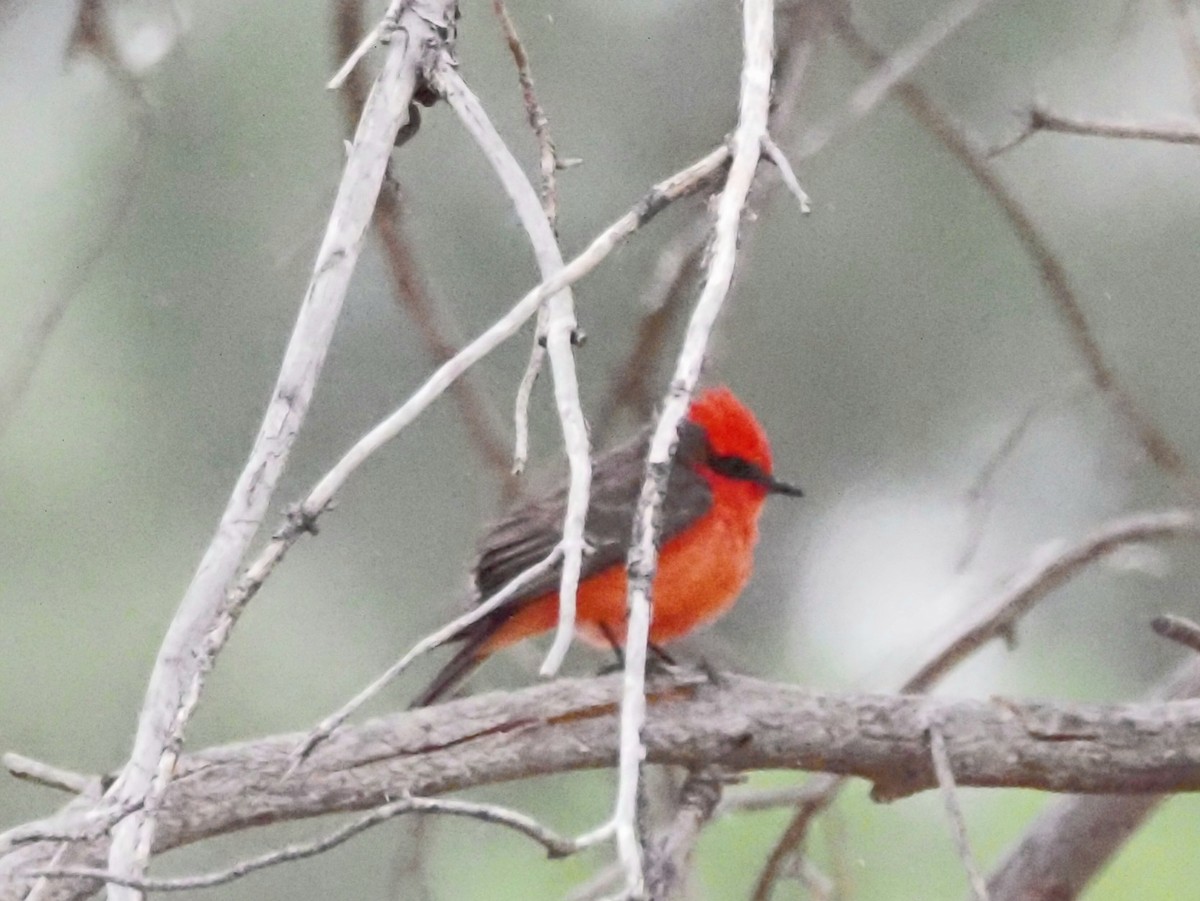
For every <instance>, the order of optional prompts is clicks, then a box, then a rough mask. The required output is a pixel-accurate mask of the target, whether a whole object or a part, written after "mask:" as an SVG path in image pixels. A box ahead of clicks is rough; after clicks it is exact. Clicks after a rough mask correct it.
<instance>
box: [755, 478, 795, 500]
mask: <svg viewBox="0 0 1200 901" xmlns="http://www.w3.org/2000/svg"><path fill="white" fill-rule="evenodd" d="M762 486H763V487H764V488H766V489H767V493H768V494H782V495H785V496H786V497H804V492H803V491H801V490H800V488H799V487H798V486H796V485H789V484H788V483H787V482H781V481H779V479H777V478H775V477H774V476H767V477H766V478H765V479H763V481H762Z"/></svg>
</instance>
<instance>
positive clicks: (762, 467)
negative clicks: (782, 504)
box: [413, 388, 801, 707]
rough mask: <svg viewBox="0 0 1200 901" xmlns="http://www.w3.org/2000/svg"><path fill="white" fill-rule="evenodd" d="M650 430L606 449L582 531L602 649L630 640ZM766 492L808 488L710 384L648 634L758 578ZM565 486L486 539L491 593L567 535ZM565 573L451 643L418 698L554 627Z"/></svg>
mask: <svg viewBox="0 0 1200 901" xmlns="http://www.w3.org/2000/svg"><path fill="white" fill-rule="evenodd" d="M649 446H650V429H646V430H644V431H643V432H642V433H641V434H640V435H638V436H637V437H636V438H634V439H633V440H631V441H629V442H628V443H626V444H624V445H621V446H619V447H616V448H613V449H612V450H610V451H608V452H606V453H604V454H603V455H601V456H600V457H598V458H597V459H596V460H595V462H594V465H593V469H592V495H591V501H590V503H589V505H588V514H587V526H586V529H585V537H586V539H587V541H588V543H589V544H590V545H591V546H592V548H594V551H593V552H592V553H591V554H589V555H587V556H585V557H584V558H583V571H582V573H581V575H580V582H579V594H578V601H577V606H576V622H577V624H578V629H579V634H580V635H581V636H582V637H583V638H584V639H585V640H587V641H589V642H590V643H592V644H596V645H598V646H601V647H607V646H609V645H612V646H621V645H623V644H624V643H625V618H626V597H625V588H626V586H625V558H626V554H627V553H628V550H629V543H630V539H631V538H632V534H633V513H634V507H635V505H636V503H637V498H638V494H639V492H640V490H641V485H642V480H643V478H644V477H645V461H646V454H647V451H648V450H649ZM768 494H784V495H791V496H793V497H799V496H800V494H801V492H800V489H799V488H795V487H793V486H791V485H788V484H786V483H784V482H780V481H779V480H777V479H776V478H775V477H774V476H773V475H772V474H771V447H770V445H769V444H768V443H767V436H766V433H765V432H764V431H763V429H762V426H761V425H759V424H758V420H757V419H755V418H754V414H753V413H751V412H750V410H749V409H747V408H746V406H745V405H744V404H742V402H741V401H739V400H738V399H737V398H736V397H734V395H733V392H732V391H730V390H729V389H728V388H710V389H708V390H706V391H702V392H701V393H700V394H699V395H698V396H697V397H696V398H695V400H694V401H693V402H692V405H691V407H690V409H689V410H688V414H687V418H686V419H685V420H684V422H683V423H682V425H681V427H680V433H679V447H678V450H677V451H676V454H675V465H674V466H673V467H672V469H671V477H670V479H669V481H668V483H667V494H666V499H665V501H664V503H663V511H662V532H661V536H660V543H661V546H662V553H661V554H660V555H659V562H658V572H657V574H656V575H655V578H654V595H653V603H654V607H653V619H652V620H651V623H650V642H651V644H653V645H655V646H656V647H657V646H660V645H663V644H667V643H668V642H671V641H674V640H675V639H677V638H682V637H683V636H684V635H687V634H688V633H689V632H691V631H692V630H693V629H695V628H696V627H697V626H701V625H704V624H705V623H709V622H712V621H713V620H714V619H716V618H717V617H719V616H720V615H721V614H722V613H724V612H725V611H726V610H728V609H729V608H730V607H731V606H732V605H733V602H734V601H735V600H737V596H738V594H739V593H740V592H741V590H742V588H743V587H744V586H745V584H746V582H747V580H748V579H749V578H750V573H751V570H752V569H753V565H754V545H755V542H756V541H757V540H758V515H759V513H760V512H761V510H762V505H763V501H764V500H765V499H766V497H767V495H768ZM566 497H567V491H566V487H565V486H564V487H562V488H560V489H559V490H557V491H555V492H553V493H552V494H549V495H547V496H545V497H542V498H537V499H534V500H530V501H526V502H524V503H522V504H521V505H520V506H518V507H517V508H516V509H514V510H512V511H511V512H510V513H509V514H508V515H507V516H505V517H504V518H503V519H501V520H500V521H499V522H498V523H496V524H495V525H494V526H493V527H492V529H491V531H490V532H489V533H488V534H487V535H486V536H485V537H484V539H483V541H482V542H481V543H480V554H479V559H478V560H477V561H476V563H475V567H474V582H475V588H476V598H477V601H478V602H480V603H481V602H483V601H484V600H486V599H487V598H488V597H490V596H491V595H492V594H495V593H496V592H497V591H499V590H500V589H501V588H503V587H504V586H505V585H506V584H508V582H509V581H511V580H512V579H513V578H514V577H515V576H517V575H519V574H520V573H521V572H523V571H524V570H526V569H528V568H529V567H530V566H532V565H533V564H535V563H537V562H538V561H540V560H542V559H543V558H544V557H546V555H548V554H549V553H550V552H551V550H553V549H554V546H555V545H556V544H557V543H558V541H559V539H560V538H561V535H562V521H563V516H564V513H565V511H566ZM559 578H560V574H559V570H554V571H551V572H548V573H546V574H544V575H543V576H542V577H540V578H538V579H536V580H534V581H533V582H532V583H530V584H529V585H527V586H526V587H525V588H524V590H523V591H521V592H520V593H519V594H517V595H514V596H513V597H512V598H510V599H509V600H508V601H507V602H505V603H504V604H502V605H501V606H500V607H498V608H497V609H496V610H494V611H493V612H492V613H490V614H488V615H487V616H486V617H484V618H483V619H481V620H479V621H478V622H475V623H473V624H472V625H470V626H467V627H465V628H464V629H463V630H462V631H461V632H460V633H459V634H458V635H457V636H455V637H454V638H453V639H451V641H456V642H462V647H461V648H460V649H459V651H458V653H457V654H456V655H455V656H454V658H453V659H451V660H450V662H449V663H447V664H446V666H445V667H443V668H442V670H441V672H439V673H438V674H437V677H436V678H435V679H434V680H433V682H432V683H431V684H430V685H429V687H428V688H426V689H425V691H424V692H422V693H421V694H420V695H419V696H418V698H417V700H416V701H415V702H414V704H413V706H414V707H423V706H425V705H426V704H430V703H432V702H433V701H435V700H437V699H438V698H439V697H441V696H442V695H444V694H445V693H446V692H447V691H449V690H450V689H452V688H453V687H454V686H456V685H457V684H458V683H459V682H461V681H462V680H463V679H464V678H465V677H466V676H467V675H468V674H469V673H470V672H471V671H472V670H474V669H475V668H476V667H477V666H479V664H481V663H482V662H483V661H484V660H485V659H487V658H488V657H489V656H490V655H491V654H493V653H494V652H496V651H498V650H500V649H501V648H505V647H508V646H509V645H511V644H515V643H516V642H518V641H521V640H523V639H525V638H529V637H531V636H533V635H539V634H541V633H542V632H547V631H549V630H550V629H553V628H554V627H555V626H556V625H557V624H558V590H557V589H558V583H559Z"/></svg>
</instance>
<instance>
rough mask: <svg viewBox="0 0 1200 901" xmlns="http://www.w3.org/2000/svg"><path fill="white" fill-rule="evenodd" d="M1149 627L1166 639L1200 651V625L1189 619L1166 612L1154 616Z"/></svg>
mask: <svg viewBox="0 0 1200 901" xmlns="http://www.w3.org/2000/svg"><path fill="white" fill-rule="evenodd" d="M1150 628H1152V629H1153V630H1154V631H1155V632H1156V633H1157V634H1159V635H1161V636H1162V637H1163V638H1165V639H1167V640H1168V641H1174V642H1176V643H1177V644H1181V645H1183V646H1184V647H1185V648H1190V649H1191V650H1193V651H1198V652H1200V625H1197V624H1196V623H1194V622H1193V621H1192V620H1190V619H1186V618H1184V617H1182V616H1175V615H1173V614H1169V613H1168V614H1164V615H1163V616H1156V617H1154V619H1153V620H1151V622H1150Z"/></svg>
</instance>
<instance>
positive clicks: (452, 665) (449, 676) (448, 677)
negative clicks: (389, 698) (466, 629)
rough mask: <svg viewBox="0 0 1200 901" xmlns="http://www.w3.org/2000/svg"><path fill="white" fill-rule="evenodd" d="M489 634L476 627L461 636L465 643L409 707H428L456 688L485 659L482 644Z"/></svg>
mask: <svg viewBox="0 0 1200 901" xmlns="http://www.w3.org/2000/svg"><path fill="white" fill-rule="evenodd" d="M476 625H477V626H478V625H481V623H477V624H476ZM490 634H491V630H490V629H486V628H476V629H475V630H474V631H473V632H470V633H468V634H467V635H465V636H463V638H464V640H465V643H464V644H463V646H462V647H461V648H459V649H458V653H456V654H455V655H454V656H453V657H451V658H450V661H449V662H448V663H447V664H446V665H445V666H443V667H442V668H441V669H440V670H438V674H437V675H436V676H434V677H433V681H432V682H430V683H429V685H427V686H426V688H425V690H424V691H422V692H421V693H420V694H419V695H417V697H416V700H414V701H413V702H412V704H410V705H409V709H410V710H412V709H413V708H416V707H428V706H429V705H430V704H432V703H433V702H434V701H436V700H438V699H439V698H441V697H443V696H444V695H445V694H446V693H447V692H449V691H452V690H453V689H454V688H457V687H458V685H459V684H460V683H461V682H462V681H463V679H465V678H467V676H469V675H471V673H473V672H474V671H475V669H476V668H477V667H478V666H479V664H481V663H483V661H484V660H486V659H487V657H488V652H487V650H486V649H485V647H484V646H485V645H486V644H487V640H488V638H489V637H490Z"/></svg>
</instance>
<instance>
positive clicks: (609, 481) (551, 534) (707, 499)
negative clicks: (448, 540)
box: [474, 421, 712, 613]
mask: <svg viewBox="0 0 1200 901" xmlns="http://www.w3.org/2000/svg"><path fill="white" fill-rule="evenodd" d="M649 442H650V431H649V430H648V429H647V430H645V431H643V432H642V433H641V434H639V435H637V436H635V437H634V438H633V439H631V440H630V441H628V442H626V443H625V444H623V445H620V446H618V447H615V448H613V449H612V450H610V451H607V452H606V453H604V454H602V455H601V456H600V457H598V458H597V459H596V461H595V464H594V465H593V467H592V493H591V498H590V500H589V503H588V515H587V524H586V526H585V527H584V537H585V538H586V540H587V542H588V544H589V545H590V546H591V548H592V549H593V551H592V553H590V554H588V555H587V556H586V557H584V559H583V571H582V574H581V579H586V578H588V577H589V576H591V575H594V574H596V573H598V572H602V571H603V570H605V569H608V568H609V567H610V566H612V565H614V564H616V563H623V562H624V561H625V557H626V553H627V550H628V548H629V539H630V536H631V534H632V531H633V513H634V507H635V506H636V504H637V496H638V492H639V491H640V490H641V486H642V480H643V478H644V477H645V472H646V452H647V450H648V448H649ZM704 444H705V439H704V433H703V431H701V430H700V429H699V428H698V427H696V426H694V425H692V424H691V423H688V422H686V421H685V423H684V426H683V431H682V432H681V435H680V445H679V451H678V453H677V455H676V465H675V466H673V467H672V469H671V478H670V480H669V481H668V483H667V500H666V503H665V504H664V508H663V521H662V535H661V541H663V542H665V541H667V540H668V539H670V538H672V537H674V536H675V535H677V534H678V533H679V532H681V531H682V530H683V529H685V528H686V527H687V526H688V525H689V524H691V523H692V522H694V521H695V520H696V519H697V518H699V517H700V516H703V515H704V514H705V513H707V512H708V509H709V508H710V507H711V506H712V491H711V489H710V488H709V486H708V483H707V482H706V481H705V480H704V479H703V478H702V477H701V476H699V475H698V474H697V473H696V472H694V471H693V470H692V469H691V468H690V467H688V466H687V465H684V464H685V463H686V461H688V460H691V459H695V458H696V456H697V455H698V454H702V453H703V448H704ZM566 497H567V488H566V485H563V486H561V487H560V488H559V489H558V490H556V491H554V492H553V493H552V494H549V495H547V496H546V497H543V498H540V499H537V500H534V501H530V502H526V503H525V504H522V505H521V506H519V507H517V508H516V509H514V510H513V511H511V512H510V513H509V514H508V515H506V516H505V517H504V518H503V519H501V520H500V521H499V522H497V523H496V524H495V525H494V526H493V527H492V528H491V530H490V531H489V532H488V534H487V535H486V536H485V537H484V539H483V540H482V542H481V543H480V553H479V558H478V560H477V561H476V564H475V568H474V575H475V586H476V589H477V591H478V600H480V601H482V600H484V599H486V598H488V597H490V596H491V595H492V594H495V593H496V592H497V591H499V590H500V589H501V588H503V587H504V586H505V585H507V584H508V583H509V582H510V581H512V579H514V578H515V577H516V576H518V575H520V574H521V573H522V572H524V571H525V570H526V569H528V568H529V567H531V566H533V565H534V564H535V563H537V562H538V561H540V560H543V559H544V558H545V557H546V555H547V554H549V553H550V552H551V551H552V550H553V549H554V546H555V545H556V544H557V543H558V541H559V538H560V537H561V536H562V520H563V514H564V512H565V510H566ZM560 578H561V567H556V568H555V569H554V570H553V571H549V572H546V573H545V574H543V575H542V576H540V577H539V578H537V579H535V580H534V581H533V582H531V583H530V584H529V585H527V586H526V587H525V588H524V589H523V590H522V591H521V592H520V593H519V594H518V595H517V596H515V597H514V598H513V602H512V604H510V605H505V606H506V608H507V609H508V612H510V613H511V611H512V609H514V608H516V607H519V606H520V604H521V602H523V601H528V600H532V599H534V598H537V597H541V596H542V595H544V594H546V593H547V592H549V591H553V590H554V589H555V588H556V587H557V586H558V582H559V579H560ZM498 612H499V611H498Z"/></svg>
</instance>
